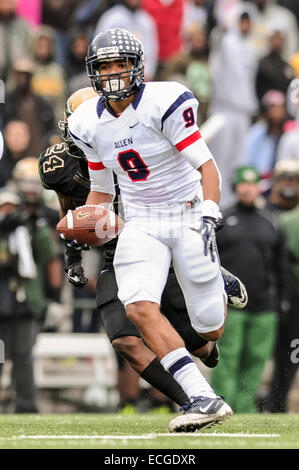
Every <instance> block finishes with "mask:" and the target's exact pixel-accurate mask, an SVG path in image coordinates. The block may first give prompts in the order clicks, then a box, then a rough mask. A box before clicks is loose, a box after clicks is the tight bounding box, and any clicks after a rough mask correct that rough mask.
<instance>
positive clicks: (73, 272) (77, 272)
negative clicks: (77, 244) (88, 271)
mask: <svg viewBox="0 0 299 470" xmlns="http://www.w3.org/2000/svg"><path fill="white" fill-rule="evenodd" d="M65 271H66V273H67V278H68V281H69V282H70V283H71V284H73V286H75V287H77V288H79V289H80V288H82V287H84V286H85V285H86V284H87V282H88V278H87V277H86V276H85V274H84V269H83V266H82V264H81V263H80V262H77V263H73V264H71V265H70V266H68V267H67V268H66V269H65Z"/></svg>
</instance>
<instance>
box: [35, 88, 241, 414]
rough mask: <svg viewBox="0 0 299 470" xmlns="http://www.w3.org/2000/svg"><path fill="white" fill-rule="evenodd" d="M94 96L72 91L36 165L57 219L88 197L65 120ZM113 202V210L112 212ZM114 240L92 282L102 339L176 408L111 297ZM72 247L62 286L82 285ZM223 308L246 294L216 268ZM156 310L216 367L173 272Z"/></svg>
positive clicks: (179, 399) (173, 391)
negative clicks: (55, 203) (56, 136)
mask: <svg viewBox="0 0 299 470" xmlns="http://www.w3.org/2000/svg"><path fill="white" fill-rule="evenodd" d="M94 96H96V94H95V92H94V91H93V89H92V88H84V89H81V90H78V91H77V92H75V93H74V94H73V95H71V96H70V98H69V99H68V101H67V105H66V113H65V114H66V116H65V120H64V121H61V122H60V123H59V127H60V128H61V130H62V135H63V140H64V142H63V143H61V144H58V145H54V146H52V147H50V148H48V149H47V150H46V151H45V152H43V153H42V154H41V156H40V159H39V171H40V176H41V181H42V184H43V186H44V187H45V188H46V189H51V190H54V191H55V192H56V193H57V196H58V199H59V203H60V208H61V210H60V215H61V217H63V216H64V215H65V214H66V213H67V210H68V209H74V208H75V207H78V206H80V205H83V204H84V203H85V200H86V198H87V195H88V193H89V176H88V167H87V163H86V162H85V159H84V155H83V154H82V152H81V150H79V149H78V148H77V147H76V146H75V145H74V143H73V141H72V140H71V138H70V137H69V134H68V129H67V117H68V115H70V114H71V113H72V112H74V110H75V109H76V108H77V107H78V106H79V105H80V104H81V103H82V102H83V101H86V100H87V99H90V98H92V97H94ZM117 207H118V206H117V201H115V210H116V211H117ZM116 243H117V240H116V239H114V240H112V241H111V242H109V243H107V244H106V245H105V246H104V247H103V258H104V266H103V269H102V271H101V274H100V276H99V279H98V285H97V296H96V302H97V307H98V309H99V311H100V313H101V316H102V320H103V323H104V326H105V329H106V332H107V335H108V337H109V339H110V341H111V343H112V345H113V347H114V349H115V350H116V352H118V353H120V354H121V355H122V356H123V357H124V358H125V359H127V360H128V362H129V363H130V364H131V366H132V367H133V369H134V370H135V371H136V372H137V373H138V374H139V375H140V376H141V377H142V378H143V379H145V380H146V381H147V382H148V383H149V384H151V385H152V386H153V387H155V388H157V389H158V390H160V391H161V392H162V393H164V394H165V395H166V396H168V397H169V398H170V399H171V400H172V401H174V402H175V403H177V404H178V405H184V404H185V403H186V402H187V401H188V398H187V396H186V394H185V393H184V391H183V390H182V389H181V387H180V386H179V385H178V383H177V382H176V381H175V380H174V379H173V378H172V376H171V375H170V374H169V373H168V372H166V371H165V370H164V368H163V367H162V365H161V363H160V361H159V360H158V359H157V358H156V357H155V355H154V353H153V352H152V351H151V350H150V349H148V348H147V347H146V346H145V344H144V343H143V341H142V339H141V335H140V333H139V331H138V330H137V328H136V327H135V326H134V325H133V324H132V323H131V322H130V320H129V319H128V317H127V316H126V315H125V310H124V307H123V304H122V303H121V302H120V300H119V299H118V297H117V285H116V280H115V274H114V269H113V257H114V252H115V247H116ZM82 248H83V249H84V248H86V247H84V246H79V247H78V246H76V244H75V243H74V242H66V257H67V263H66V272H67V277H68V280H69V281H70V282H71V283H72V284H73V285H74V286H75V287H83V286H84V285H85V284H86V283H87V278H86V276H85V274H84V269H83V266H82V258H81V249H82ZM222 274H223V278H224V281H225V285H226V292H227V295H228V303H229V304H231V305H233V306H234V307H235V308H243V307H244V306H245V305H246V303H247V293H246V289H245V287H244V286H243V284H242V283H241V282H240V281H239V280H238V279H237V278H236V277H234V276H233V275H231V274H230V273H229V272H227V271H225V270H224V269H223V268H222ZM161 310H162V312H163V314H164V315H165V316H166V317H167V318H168V320H169V321H170V323H172V324H173V326H174V327H175V328H176V330H177V331H178V332H179V334H180V335H181V336H182V338H183V339H184V341H185V344H186V347H187V349H188V350H189V351H190V352H191V353H192V354H194V355H195V356H197V357H199V358H200V359H201V360H202V361H203V363H204V364H205V365H206V366H208V367H215V366H216V365H217V363H218V357H219V354H218V347H217V344H216V343H213V342H208V341H207V340H205V339H203V338H201V337H200V336H199V335H198V334H197V333H196V332H195V331H194V330H193V328H192V327H191V324H190V320H189V317H188V315H187V311H186V306H185V302H184V298H183V295H182V292H181V289H180V287H179V285H178V283H177V280H176V277H175V274H174V272H173V271H172V270H171V271H170V273H169V278H168V282H167V284H166V287H165V290H164V293H163V296H162V303H161Z"/></svg>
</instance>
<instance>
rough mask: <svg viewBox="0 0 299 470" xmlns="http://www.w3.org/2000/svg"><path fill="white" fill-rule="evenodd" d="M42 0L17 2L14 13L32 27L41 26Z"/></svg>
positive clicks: (20, 0) (21, 0) (19, 0)
mask: <svg viewBox="0 0 299 470" xmlns="http://www.w3.org/2000/svg"><path fill="white" fill-rule="evenodd" d="M42 1H43V0H18V1H17V8H16V13H17V15H18V16H21V17H22V18H24V19H25V20H27V21H28V23H29V24H30V25H31V26H33V27H36V26H39V25H40V24H41V16H42Z"/></svg>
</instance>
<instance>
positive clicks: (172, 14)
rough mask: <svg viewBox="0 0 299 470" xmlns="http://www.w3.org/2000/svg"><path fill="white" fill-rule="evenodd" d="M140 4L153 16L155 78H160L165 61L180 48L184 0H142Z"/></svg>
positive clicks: (179, 50) (173, 55)
mask: <svg viewBox="0 0 299 470" xmlns="http://www.w3.org/2000/svg"><path fill="white" fill-rule="evenodd" d="M142 6H143V8H144V9H145V10H146V11H147V12H148V13H149V14H150V15H151V16H152V18H154V21H155V24H156V26H157V30H158V44H159V45H158V51H159V58H158V61H159V67H158V70H157V74H156V77H155V78H156V80H160V79H161V76H162V75H163V72H164V67H165V64H166V63H167V61H168V60H170V59H172V58H173V57H175V55H176V54H178V53H180V52H181V50H182V27H183V15H184V0H168V1H165V0H143V2H142ZM146 61H147V58H146V55H145V63H146Z"/></svg>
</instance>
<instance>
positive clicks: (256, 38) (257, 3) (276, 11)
mask: <svg viewBox="0 0 299 470" xmlns="http://www.w3.org/2000/svg"><path fill="white" fill-rule="evenodd" d="M252 3H253V4H252V5H251V6H252V12H253V18H254V19H253V31H252V32H253V34H252V44H253V45H254V47H255V49H256V52H257V54H258V56H259V58H261V57H264V56H265V55H266V54H267V53H268V52H269V41H268V37H269V32H270V31H271V30H273V29H274V28H277V29H280V30H283V31H284V32H285V42H284V48H283V58H284V59H285V60H286V61H289V60H290V58H291V57H292V55H293V54H295V52H296V51H297V50H298V40H299V35H298V26H297V20H296V17H295V16H294V14H293V13H292V12H291V11H290V10H288V9H287V8H284V7H282V6H280V5H277V4H276V2H275V0H253V2H252Z"/></svg>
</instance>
